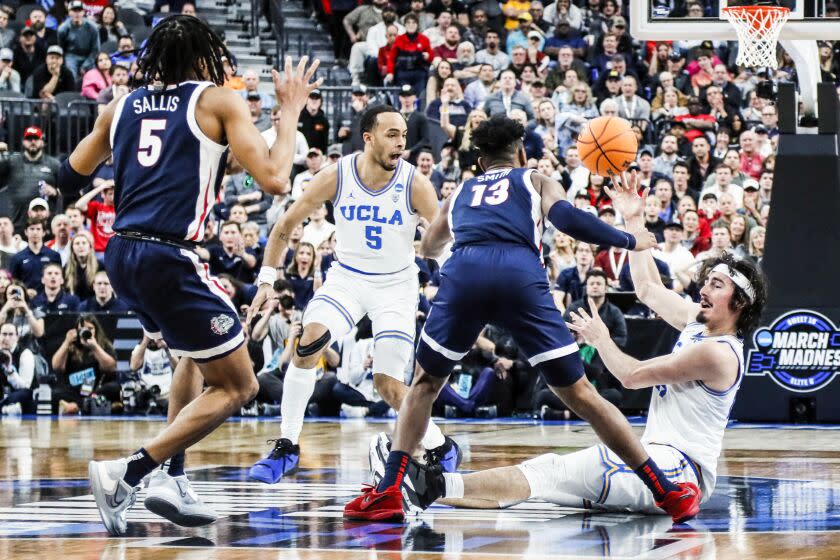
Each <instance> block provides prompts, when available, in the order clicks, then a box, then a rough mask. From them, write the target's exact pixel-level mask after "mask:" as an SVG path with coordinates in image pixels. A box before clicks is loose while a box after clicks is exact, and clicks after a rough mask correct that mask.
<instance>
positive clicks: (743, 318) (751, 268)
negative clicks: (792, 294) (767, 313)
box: [697, 253, 767, 338]
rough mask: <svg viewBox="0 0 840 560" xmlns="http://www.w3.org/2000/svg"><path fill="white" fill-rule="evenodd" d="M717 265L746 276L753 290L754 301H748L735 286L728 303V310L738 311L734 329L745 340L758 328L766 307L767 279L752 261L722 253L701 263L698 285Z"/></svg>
mask: <svg viewBox="0 0 840 560" xmlns="http://www.w3.org/2000/svg"><path fill="white" fill-rule="evenodd" d="M719 264H725V265H727V266H728V267H729V268H730V269H732V270H736V271H738V272H740V273H741V274H743V275H744V276H746V277H747V280H749V281H750V285H751V286H752V287H753V290H755V300H753V301H750V298H749V297H748V296H747V293H746V292H745V291H744V290H743V289H741V288H740V287H739V286H735V291H734V292H733V293H732V299H731V300H730V301H729V309H731V310H732V311H740V313H739V315H738V321H737V322H736V323H735V328H736V329H737V334H738V336H739V337H740V338H745V337H746V335H747V334H748V333H750V332H752V331H753V330H755V328H756V327H757V326H758V323H759V321H760V320H761V314H762V313H763V312H764V307H765V306H766V305H767V278H766V277H765V276H764V274H763V273H762V272H761V270H759V269H758V267H757V266H756V265H755V264H753V262H752V261H750V260H747V259H738V258H737V257H735V256H734V255H732V254H731V253H724V254H723V255H721V256H720V257H716V258H711V259H706V260H705V261H704V262H703V266H702V267H701V268H700V272H699V274H698V276H697V283H698V285H700V286H703V285H704V284H705V283H706V279H707V278H708V276H709V273H711V271H712V269H713V268H714V267H716V266H717V265H719Z"/></svg>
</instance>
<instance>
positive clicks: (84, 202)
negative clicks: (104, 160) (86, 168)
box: [76, 181, 117, 257]
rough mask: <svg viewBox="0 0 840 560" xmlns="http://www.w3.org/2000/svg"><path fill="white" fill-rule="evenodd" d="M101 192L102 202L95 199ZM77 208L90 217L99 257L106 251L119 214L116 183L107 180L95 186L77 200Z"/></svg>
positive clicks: (95, 249) (95, 247) (94, 244)
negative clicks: (117, 211) (116, 205)
mask: <svg viewBox="0 0 840 560" xmlns="http://www.w3.org/2000/svg"><path fill="white" fill-rule="evenodd" d="M100 193H101V194H102V202H99V201H98V200H93V199H94V198H95V197H96V196H98V195H99V194H100ZM76 208H78V209H79V210H81V211H82V213H84V214H86V215H87V217H88V218H90V221H91V228H90V229H91V233H93V250H94V251H95V252H96V254H97V257H98V256H100V254H101V253H104V252H105V247H106V246H107V245H108V241H109V240H110V239H111V237H113V235H114V218H116V216H117V213H116V209H115V208H114V183H113V182H111V181H106V182H104V183H102V184H101V185H99V186H98V187H94V188H93V189H91V191H90V192H88V193H87V194H85V195H84V196H82V197H81V198H79V200H77V201H76Z"/></svg>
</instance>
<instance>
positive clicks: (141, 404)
mask: <svg viewBox="0 0 840 560" xmlns="http://www.w3.org/2000/svg"><path fill="white" fill-rule="evenodd" d="M119 378H120V400H121V401H122V403H123V411H124V412H125V413H126V414H141V415H158V414H162V415H165V414H166V411H167V409H168V407H169V401H168V400H167V399H165V398H162V397H161V396H160V387H158V386H157V385H152V386H149V385H148V384H147V383H146V382H145V381H143V378H142V377H141V376H140V374H138V373H134V372H129V373H120V376H119Z"/></svg>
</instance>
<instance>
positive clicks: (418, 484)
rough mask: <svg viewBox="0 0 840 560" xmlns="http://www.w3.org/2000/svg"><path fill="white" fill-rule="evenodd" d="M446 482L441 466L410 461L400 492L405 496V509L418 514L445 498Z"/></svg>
mask: <svg viewBox="0 0 840 560" xmlns="http://www.w3.org/2000/svg"><path fill="white" fill-rule="evenodd" d="M445 489H446V482H445V481H444V478H443V470H442V469H441V467H440V465H424V464H422V463H419V462H418V461H415V460H414V459H410V460H409V461H408V465H406V469H405V476H404V477H403V483H402V485H401V488H400V490H401V491H402V495H403V506H404V507H403V509H404V510H405V511H406V512H409V513H418V512H419V511H422V510H425V509H426V508H428V507H429V506H430V505H432V504H433V503H434V502H435V500H437V499H438V498H440V497H441V496H443V494H444V491H445Z"/></svg>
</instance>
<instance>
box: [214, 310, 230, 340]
mask: <svg viewBox="0 0 840 560" xmlns="http://www.w3.org/2000/svg"><path fill="white" fill-rule="evenodd" d="M233 323H234V321H233V317H231V316H230V315H216V316H215V317H213V318H212V319H210V330H211V331H213V334H218V335H220V336H221V335H223V334H227V333H228V332H229V331H230V329H231V327H233Z"/></svg>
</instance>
